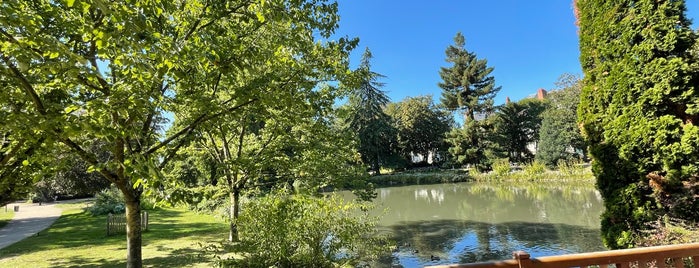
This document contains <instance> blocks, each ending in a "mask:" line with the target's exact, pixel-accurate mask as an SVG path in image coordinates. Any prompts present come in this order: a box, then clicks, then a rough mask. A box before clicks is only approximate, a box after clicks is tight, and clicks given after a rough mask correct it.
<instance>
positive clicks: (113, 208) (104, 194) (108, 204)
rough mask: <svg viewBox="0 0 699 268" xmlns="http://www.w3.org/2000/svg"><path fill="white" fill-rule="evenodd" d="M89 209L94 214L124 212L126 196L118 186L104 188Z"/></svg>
mask: <svg viewBox="0 0 699 268" xmlns="http://www.w3.org/2000/svg"><path fill="white" fill-rule="evenodd" d="M87 210H88V211H89V212H90V213H92V214H93V215H105V214H109V213H112V214H117V213H124V211H126V206H125V205H124V196H123V195H122V193H121V192H120V191H119V189H117V188H116V187H111V188H109V189H104V190H102V191H101V192H99V193H97V194H96V195H95V203H94V204H92V206H90V207H89V208H88V209H87Z"/></svg>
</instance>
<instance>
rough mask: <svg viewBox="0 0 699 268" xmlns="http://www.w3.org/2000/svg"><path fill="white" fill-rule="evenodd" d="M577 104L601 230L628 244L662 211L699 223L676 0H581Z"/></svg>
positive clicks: (681, 16) (685, 28)
mask: <svg viewBox="0 0 699 268" xmlns="http://www.w3.org/2000/svg"><path fill="white" fill-rule="evenodd" d="M576 5H577V10H576V13H577V15H578V19H579V21H578V25H579V27H580V32H579V33H580V52H581V55H580V62H581V64H582V68H583V71H584V74H585V78H584V80H583V84H584V85H583V89H582V94H581V103H580V107H579V109H578V116H579V121H580V123H581V125H582V128H583V134H584V135H585V137H586V139H587V141H589V142H590V154H591V156H592V157H593V159H594V160H595V161H593V171H594V173H595V176H596V177H597V186H598V188H599V190H600V193H601V194H602V197H603V198H604V204H605V208H606V211H605V212H604V214H603V215H602V236H603V240H604V242H605V244H606V245H607V246H609V247H611V248H622V247H629V246H632V245H633V237H634V234H635V233H636V232H637V231H638V230H639V229H641V228H643V226H644V223H646V222H649V221H653V220H655V219H657V218H659V217H661V216H663V215H668V216H670V217H675V218H680V219H689V220H699V202H697V199H696V196H697V195H696V193H697V192H698V190H699V189H697V188H698V187H696V184H697V183H696V182H697V180H698V179H699V128H698V127H697V123H699V92H697V90H698V88H697V85H698V84H699V83H698V82H699V81H698V79H697V78H698V76H697V62H696V59H695V58H693V57H691V54H690V52H691V48H692V46H693V45H694V43H695V40H696V36H695V33H694V32H692V30H691V29H690V22H689V20H688V19H687V17H685V1H682V0H625V1H621V0H620V1H606V0H578V1H577V3H576Z"/></svg>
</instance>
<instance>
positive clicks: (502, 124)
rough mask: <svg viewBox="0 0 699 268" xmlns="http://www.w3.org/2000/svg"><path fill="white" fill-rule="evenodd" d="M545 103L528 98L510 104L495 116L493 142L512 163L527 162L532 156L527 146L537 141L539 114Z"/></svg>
mask: <svg viewBox="0 0 699 268" xmlns="http://www.w3.org/2000/svg"><path fill="white" fill-rule="evenodd" d="M545 108H546V103H545V102H543V101H541V100H538V99H534V98H528V99H523V100H521V101H518V102H510V103H508V104H505V105H504V106H502V107H500V109H499V110H498V111H497V112H496V114H495V118H494V121H495V126H494V127H495V136H496V138H495V140H496V142H497V143H498V147H499V148H500V149H501V150H502V151H503V152H505V154H506V155H507V158H509V159H510V161H513V162H520V163H522V162H528V161H530V160H531V159H532V158H533V157H534V154H533V152H531V151H530V150H529V149H528V148H527V146H528V145H530V144H535V143H536V142H537V141H538V140H539V128H540V127H541V113H542V112H543V111H544V109H545Z"/></svg>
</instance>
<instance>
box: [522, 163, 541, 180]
mask: <svg viewBox="0 0 699 268" xmlns="http://www.w3.org/2000/svg"><path fill="white" fill-rule="evenodd" d="M522 171H523V172H524V174H525V175H526V176H528V177H536V176H537V175H540V174H543V173H544V172H546V165H544V164H543V163H541V162H539V161H533V162H531V163H529V164H526V165H524V167H523V168H522Z"/></svg>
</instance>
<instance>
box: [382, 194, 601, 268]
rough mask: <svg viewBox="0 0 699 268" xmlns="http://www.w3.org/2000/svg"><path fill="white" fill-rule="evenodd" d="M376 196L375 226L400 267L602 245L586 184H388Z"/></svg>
mask: <svg viewBox="0 0 699 268" xmlns="http://www.w3.org/2000/svg"><path fill="white" fill-rule="evenodd" d="M374 203H375V205H376V208H375V211H373V213H375V214H377V215H378V214H383V216H382V217H381V220H380V222H379V224H380V228H381V229H382V230H384V231H387V232H389V234H390V235H391V236H392V237H393V239H395V241H396V243H397V244H398V246H399V248H398V250H397V251H396V252H394V253H393V256H392V259H391V260H390V262H392V265H393V266H397V267H401V266H402V267H421V266H425V265H436V264H447V263H471V262H482V261H490V260H503V259H510V258H512V252H513V251H517V250H524V251H526V252H527V253H529V254H531V256H532V257H540V256H548V255H559V254H567V253H579V252H590V251H598V250H604V249H605V248H604V246H603V245H602V241H601V239H600V230H599V229H600V220H599V216H600V214H601V213H602V211H603V205H602V198H601V196H600V195H599V193H598V192H597V190H596V189H595V188H594V185H592V184H591V183H589V184H569V183H560V182H555V183H548V182H546V183H508V184H504V183H503V184H493V183H480V182H478V183H457V184H435V185H412V186H401V187H388V188H380V189H378V197H377V199H376V200H375V202H374ZM382 211H383V212H382ZM432 256H435V257H436V258H439V260H436V258H434V259H433V257H432ZM385 264H388V263H385Z"/></svg>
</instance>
